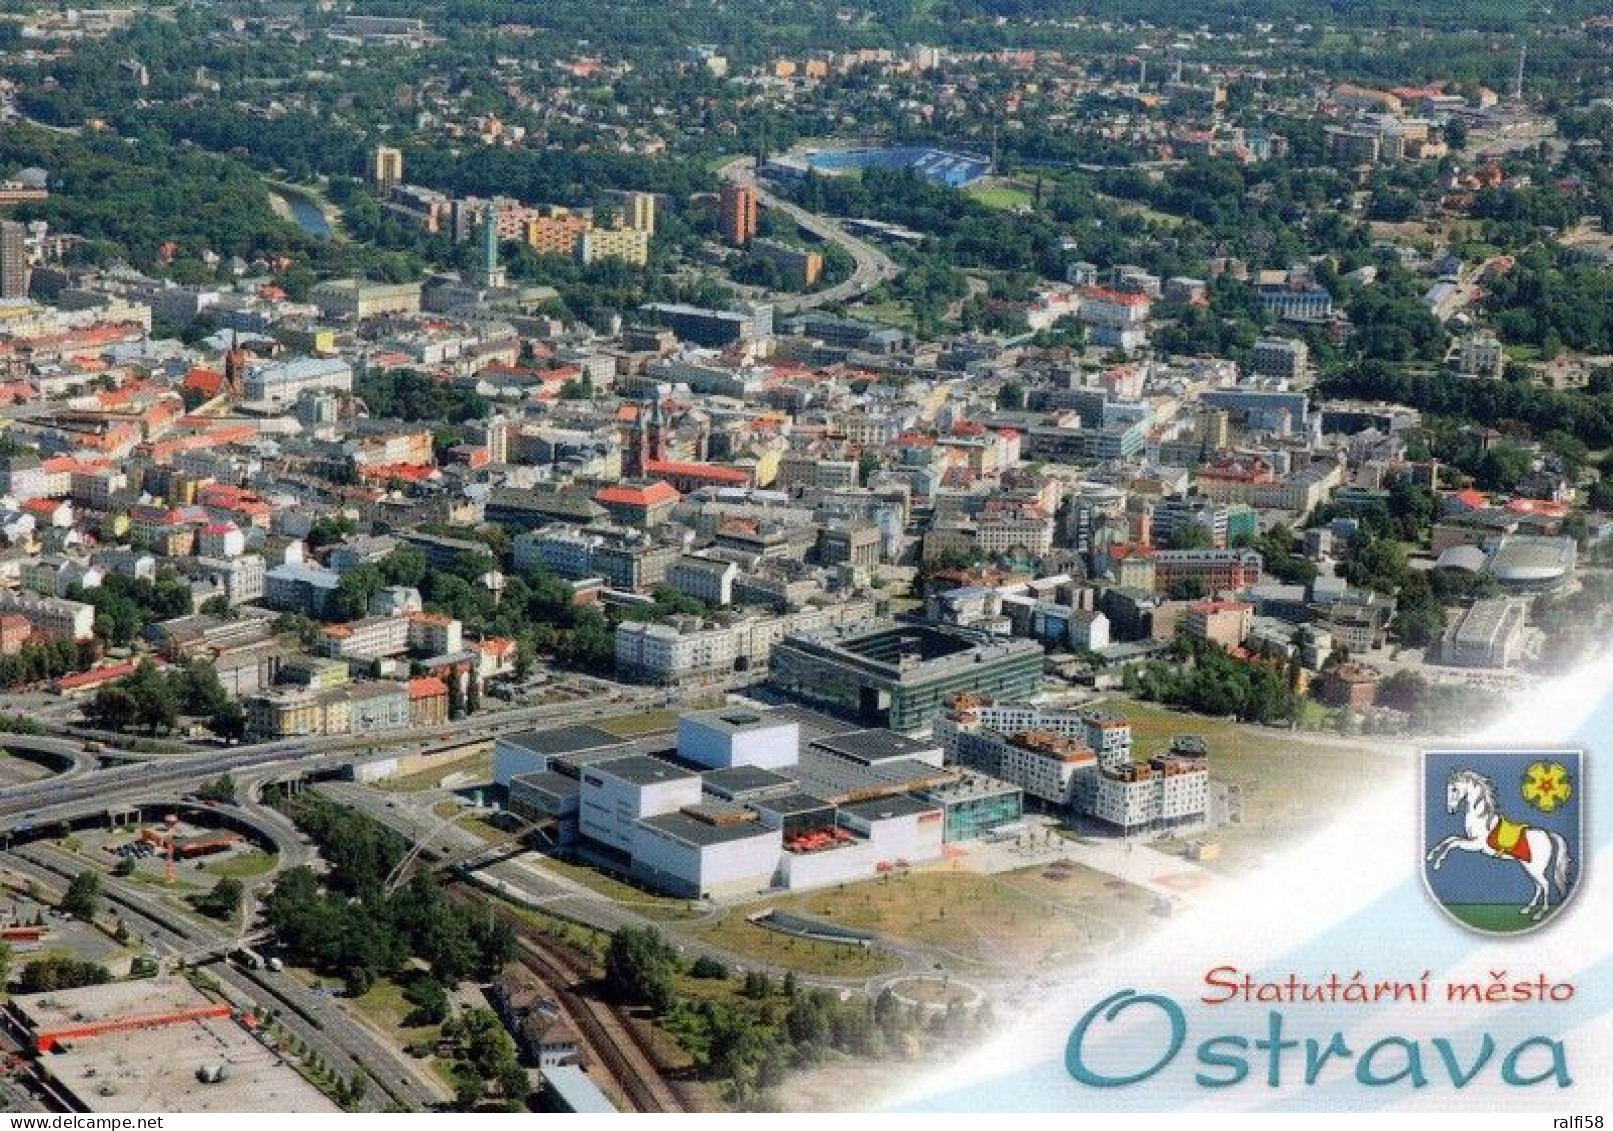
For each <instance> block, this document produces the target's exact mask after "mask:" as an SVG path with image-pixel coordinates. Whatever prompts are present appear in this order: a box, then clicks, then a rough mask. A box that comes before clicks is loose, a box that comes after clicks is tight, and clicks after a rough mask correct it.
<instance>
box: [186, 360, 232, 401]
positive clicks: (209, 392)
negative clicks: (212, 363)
mask: <svg viewBox="0 0 1613 1131" xmlns="http://www.w3.org/2000/svg"><path fill="white" fill-rule="evenodd" d="M179 388H180V391H181V392H185V393H196V394H198V395H199V396H201V397H202V399H203V400H209V401H210V400H212V399H213V398H214V397H216V396H218V395H219V394H220V393H222V392H223V391H224V374H222V373H220V372H219V371H218V370H216V369H204V368H202V367H200V366H198V367H197V368H195V369H192V370H191V371H190V372H189V373H187V374H185V379H184V381H182V382H180V385H179Z"/></svg>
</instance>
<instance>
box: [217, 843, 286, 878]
mask: <svg viewBox="0 0 1613 1131" xmlns="http://www.w3.org/2000/svg"><path fill="white" fill-rule="evenodd" d="M273 867H274V853H272V852H260V851H258V850H257V849H253V850H252V851H250V852H237V853H234V854H233V855H230V856H226V857H225V858H224V859H222V860H214V861H212V862H211V863H208V864H203V865H202V871H204V872H208V873H210V874H212V875H215V876H219V877H223V876H233V877H235V878H236V879H238V880H250V879H254V878H256V877H258V876H262V875H265V874H267V873H268V872H269V870H270V869H272V868H273Z"/></svg>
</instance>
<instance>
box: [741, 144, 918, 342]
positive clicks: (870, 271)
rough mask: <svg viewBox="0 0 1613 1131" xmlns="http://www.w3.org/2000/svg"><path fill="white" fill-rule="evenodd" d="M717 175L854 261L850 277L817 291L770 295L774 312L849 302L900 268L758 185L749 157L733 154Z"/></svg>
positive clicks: (862, 241) (834, 223)
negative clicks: (830, 244)
mask: <svg viewBox="0 0 1613 1131" xmlns="http://www.w3.org/2000/svg"><path fill="white" fill-rule="evenodd" d="M718 175H719V176H720V177H721V178H722V179H723V180H725V181H729V182H731V183H734V184H739V185H744V186H746V187H748V188H750V189H752V190H753V191H754V192H755V193H756V201H757V203H758V204H760V205H761V206H762V207H764V208H768V209H771V210H773V211H776V212H778V213H780V214H782V215H784V216H788V217H789V218H790V219H791V220H793V221H794V222H795V223H796V225H797V226H798V227H800V228H802V229H803V230H804V231H808V232H811V233H812V234H813V235H814V236H816V237H817V238H818V239H820V240H823V241H824V242H825V243H832V244H835V245H837V246H839V247H840V248H841V249H842V250H843V251H845V252H846V254H848V255H850V256H851V258H852V262H853V264H854V266H853V269H852V272H851V275H850V277H848V278H846V279H844V280H842V281H841V282H838V283H836V284H835V285H834V286H832V287H825V288H824V289H823V290H821V291H813V292H811V293H808V294H799V295H780V296H777V297H775V298H770V299H769V300H768V301H769V302H771V303H772V304H773V309H774V311H775V312H776V313H778V314H797V313H799V312H801V311H803V310H813V309H816V308H817V307H820V306H828V305H830V304H831V303H841V302H851V301H853V300H854V299H859V298H862V297H863V296H864V295H866V294H867V293H868V292H869V291H871V290H873V289H874V288H875V287H877V286H879V285H880V284H881V283H888V282H890V281H891V280H892V279H894V278H896V276H897V275H900V274H901V273H902V269H901V268H900V267H899V266H897V264H896V261H895V260H894V259H892V258H891V257H890V256H889V255H886V254H885V252H884V251H882V250H881V249H879V248H878V247H876V246H874V245H873V244H871V243H869V242H868V241H867V240H865V239H861V238H859V237H857V236H854V235H852V234H851V233H850V232H848V231H847V230H846V229H845V226H844V225H842V224H841V223H840V222H839V221H836V220H832V219H830V218H828V217H827V216H819V215H818V214H817V213H815V212H808V211H807V210H806V209H805V208H802V207H801V206H800V205H797V204H791V203H790V202H789V201H787V200H784V199H782V198H781V197H778V196H775V195H774V194H773V193H771V192H769V191H768V190H767V189H765V188H763V187H762V184H761V182H760V181H758V180H757V177H756V162H755V159H754V158H750V157H736V158H735V159H734V160H732V161H730V162H728V163H727V164H726V165H724V166H722V168H721V169H719V170H718Z"/></svg>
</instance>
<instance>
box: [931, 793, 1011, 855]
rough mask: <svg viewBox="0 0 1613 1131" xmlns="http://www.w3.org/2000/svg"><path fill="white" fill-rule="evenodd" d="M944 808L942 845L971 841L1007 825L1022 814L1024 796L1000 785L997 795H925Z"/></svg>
mask: <svg viewBox="0 0 1613 1131" xmlns="http://www.w3.org/2000/svg"><path fill="white" fill-rule="evenodd" d="M926 800H930V801H938V802H940V803H941V804H942V805H944V806H945V807H946V832H945V834H944V839H945V841H946V843H948V844H952V843H953V842H955V841H960V840H975V839H977V838H979V837H981V836H983V835H984V834H986V833H988V832H990V831H991V830H992V829H995V828H997V827H998V826H999V825H1011V824H1013V823H1014V822H1015V821H1017V820H1019V819H1020V817H1022V816H1024V814H1025V795H1024V794H1023V793H1021V792H1020V791H1019V790H1017V789H1014V788H1012V787H1009V786H1006V785H1005V786H1004V787H1003V789H1002V792H1000V793H982V794H976V795H974V796H967V797H949V796H947V794H946V792H945V791H938V792H937V793H935V794H930V795H927V796H926Z"/></svg>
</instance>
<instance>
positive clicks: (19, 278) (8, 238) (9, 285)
mask: <svg viewBox="0 0 1613 1131" xmlns="http://www.w3.org/2000/svg"><path fill="white" fill-rule="evenodd" d="M27 297H28V228H27V225H25V224H20V223H18V222H17V221H15V220H0V299H18V298H27Z"/></svg>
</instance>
